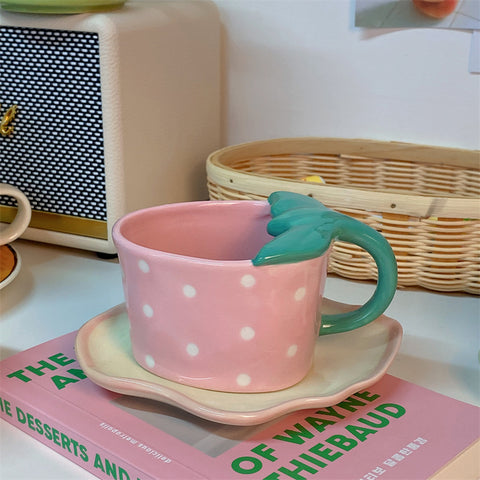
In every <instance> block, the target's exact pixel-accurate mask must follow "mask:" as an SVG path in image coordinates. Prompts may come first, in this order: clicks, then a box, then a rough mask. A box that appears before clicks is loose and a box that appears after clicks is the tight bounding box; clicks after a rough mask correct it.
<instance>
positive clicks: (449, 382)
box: [0, 241, 480, 480]
mask: <svg viewBox="0 0 480 480" xmlns="http://www.w3.org/2000/svg"><path fill="white" fill-rule="evenodd" d="M13 246H14V247H15V249H16V250H17V251H18V252H19V254H20V256H21V259H22V269H21V271H20V273H19V275H18V277H17V278H16V279H15V280H14V281H13V282H12V283H11V284H10V285H8V286H7V287H5V288H4V289H2V290H0V339H1V347H0V359H4V358H6V357H8V356H10V355H12V354H14V353H16V352H19V351H22V350H24V349H26V348H29V347H32V346H35V345H37V344H39V343H42V342H45V341H47V340H50V339H52V338H54V337H57V336H59V335H62V334H64V333H68V332H71V331H73V330H77V329H78V328H79V327H80V326H81V325H82V324H83V323H85V322H86V321H88V320H89V319H90V318H92V317H94V316H95V315H97V314H99V313H101V312H103V311H105V310H108V309H109V308H111V307H112V306H114V305H117V304H119V303H122V302H123V290H122V282H121V274H120V267H119V265H118V261H117V260H101V259H99V258H98V257H97V256H96V255H95V254H94V253H92V252H85V251H80V250H74V249H68V248H62V247H56V246H51V245H45V244H40V243H34V242H27V241H16V242H15V243H14V244H13ZM373 288H374V285H373V284H372V283H371V282H352V281H349V280H345V279H342V278H338V277H334V276H331V277H329V278H328V280H327V285H326V291H325V295H326V297H328V298H331V299H333V300H337V301H340V302H344V303H351V304H361V303H364V302H365V301H366V300H367V299H368V297H369V296H370V295H371V293H372V292H373ZM386 314H387V315H388V316H390V317H392V318H395V319H396V320H398V321H399V322H400V323H401V324H402V326H403V329H404V339H403V343H402V347H401V349H400V352H399V354H398V355H397V357H396V359H395V360H394V362H393V364H392V365H391V367H390V369H389V373H391V374H392V375H396V376H398V377H400V378H404V379H406V380H410V381H412V382H414V383H417V384H419V385H422V386H424V387H427V388H430V389H432V390H435V391H437V392H440V393H443V394H445V395H449V396H451V397H454V398H456V399H458V400H462V401H465V402H469V403H472V404H475V405H480V380H479V375H478V373H479V348H480V322H479V319H480V297H476V296H473V295H466V294H441V293H437V292H432V291H428V290H420V289H406V290H398V292H397V294H396V296H395V298H394V300H393V303H392V305H391V306H390V307H389V309H388V310H387V312H386ZM0 456H1V461H0V478H1V479H2V480H10V479H28V480H32V479H34V478H35V479H48V480H55V479H59V480H60V479H61V480H65V479H69V480H77V479H93V478H95V477H93V476H92V475H91V474H89V473H87V472H86V471H85V470H83V469H82V468H80V467H79V466H77V465H75V464H73V463H71V462H70V461H68V460H66V459H65V458H63V457H62V456H60V455H59V454H57V453H55V452H53V451H52V450H50V449H49V448H47V447H46V446H44V445H42V444H40V443H39V442H38V441H36V440H33V439H32V438H30V437H29V436H28V435H26V434H24V433H22V432H20V430H18V429H16V428H15V427H13V426H11V425H9V424H7V423H6V422H4V421H1V422H0Z"/></svg>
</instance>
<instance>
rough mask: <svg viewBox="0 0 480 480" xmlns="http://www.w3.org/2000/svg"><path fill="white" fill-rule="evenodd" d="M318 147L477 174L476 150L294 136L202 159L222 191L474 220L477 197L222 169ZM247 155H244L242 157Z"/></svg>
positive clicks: (479, 204) (479, 202) (479, 208)
mask: <svg viewBox="0 0 480 480" xmlns="http://www.w3.org/2000/svg"><path fill="white" fill-rule="evenodd" d="M320 146H321V147H322V152H321V153H322V154H329V153H332V154H337V155H338V154H340V152H339V147H343V148H340V150H341V154H345V155H346V154H348V155H357V156H368V157H370V158H375V157H378V158H379V159H381V158H384V157H385V156H387V157H388V159H393V160H407V161H408V160H411V161H415V162H422V163H423V162H424V163H434V164H439V165H452V166H456V167H464V168H468V169H472V168H473V169H475V170H480V164H479V158H480V157H479V155H480V151H472V150H462V149H453V148H449V147H432V146H426V145H415V144H407V143H400V142H384V141H375V140H360V139H339V138H319V137H299V138H286V139H283V138H281V139H272V140H260V141H254V142H248V143H242V144H238V145H232V146H228V147H224V148H221V149H219V150H216V151H215V152H213V153H211V154H210V155H209V156H208V158H207V177H208V179H209V181H210V182H214V183H217V184H219V185H220V186H222V187H225V188H229V189H238V190H240V191H242V192H245V193H250V194H256V195H261V196H268V195H269V194H270V193H272V192H274V191H278V190H290V191H294V192H297V193H302V194H305V195H310V196H312V197H314V198H316V199H317V200H319V201H321V202H323V203H325V204H326V205H327V206H334V207H335V208H355V209H364V210H368V211H377V212H389V213H391V214H400V215H409V216H416V217H421V218H430V217H444V218H464V219H465V218H468V219H472V220H473V219H477V218H478V217H479V216H480V198H475V197H458V196H448V195H445V196H443V195H442V196H440V195H438V196H434V195H419V194H411V193H403V191H402V192H399V191H393V190H392V191H389V190H387V191H385V190H382V191H378V190H375V191H370V190H367V189H364V188H357V187H348V188H346V187H339V186H336V185H322V184H316V183H310V182H302V181H301V180H289V179H284V178H281V177H272V176H268V175H264V174H258V173H252V172H243V171H241V170H236V169H234V168H232V167H230V166H228V162H232V161H235V160H240V159H242V158H248V157H252V156H262V155H276V154H277V155H280V154H290V153H291V154H302V153H310V154H312V153H313V152H312V148H319V147H320ZM325 149H327V150H328V151H325ZM433 150H434V151H435V159H434V160H433V159H432V158H431V156H432V151H433ZM247 152H248V156H246V155H245V153H247ZM372 154H373V155H372ZM406 157H407V158H406ZM225 163H227V164H225ZM267 180H268V182H267Z"/></svg>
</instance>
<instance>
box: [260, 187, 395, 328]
mask: <svg viewBox="0 0 480 480" xmlns="http://www.w3.org/2000/svg"><path fill="white" fill-rule="evenodd" d="M268 202H269V203H270V205H271V215H272V220H271V221H270V222H269V224H268V226H267V231H268V233H269V234H270V235H272V236H273V237H275V238H274V239H273V240H271V241H270V242H268V243H267V244H265V245H264V246H263V247H262V248H261V249H260V251H259V252H258V254H257V256H256V257H255V258H254V259H253V260H252V262H253V264H254V265H256V266H261V265H274V264H279V263H293V262H300V261H303V260H308V259H311V258H315V257H319V256H321V255H323V254H324V253H325V252H326V251H327V250H328V249H329V248H330V245H331V243H332V241H334V240H341V241H344V242H348V243H354V244H356V245H358V246H359V247H361V248H363V249H364V250H366V251H367V252H368V253H370V255H371V256H372V257H373V259H374V261H375V263H376V265H377V269H378V280H377V287H376V289H375V292H374V293H373V295H372V297H371V298H370V299H369V300H368V301H367V303H365V304H364V305H362V306H361V307H359V308H358V309H356V310H353V311H351V312H347V313H339V314H331V315H327V314H324V315H322V322H321V327H320V335H326V334H331V333H340V332H346V331H349V330H353V329H355V328H359V327H362V326H364V325H367V324H368V323H370V322H372V321H373V320H375V319H376V318H378V317H379V316H380V315H382V313H383V312H384V311H385V310H386V309H387V307H388V306H389V305H390V302H391V301H392V299H393V296H394V295H395V291H396V288H397V262H396V260H395V255H394V253H393V250H392V248H391V246H390V244H389V243H388V242H387V240H386V239H385V238H384V237H383V236H382V235H381V234H380V233H378V232H377V231H376V230H374V229H373V228H371V227H369V226H368V225H365V224H364V223H362V222H359V221H358V220H355V219H354V218H351V217H348V216H347V215H342V214H341V213H338V212H334V211H333V210H330V209H328V208H327V207H325V206H324V205H323V204H322V203H320V202H319V201H318V200H315V199H314V198H311V197H308V196H305V195H301V194H298V193H293V192H275V193H272V194H271V195H270V197H269V198H268Z"/></svg>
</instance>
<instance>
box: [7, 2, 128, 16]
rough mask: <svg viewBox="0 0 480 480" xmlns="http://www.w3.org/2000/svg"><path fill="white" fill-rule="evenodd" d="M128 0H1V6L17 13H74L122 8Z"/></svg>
mask: <svg viewBox="0 0 480 480" xmlns="http://www.w3.org/2000/svg"><path fill="white" fill-rule="evenodd" d="M125 1H126V0H0V7H2V8H3V9H4V10H7V11H10V12H17V13H41V14H72V13H93V12H104V11H108V10H114V9H117V8H120V7H121V6H123V5H124V4H125Z"/></svg>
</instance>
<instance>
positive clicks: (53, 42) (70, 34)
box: [0, 26, 106, 220]
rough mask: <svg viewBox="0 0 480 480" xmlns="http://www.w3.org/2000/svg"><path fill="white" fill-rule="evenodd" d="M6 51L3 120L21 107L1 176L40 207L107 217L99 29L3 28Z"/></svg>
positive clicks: (5, 145) (0, 88)
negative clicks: (5, 114) (13, 109)
mask: <svg viewBox="0 0 480 480" xmlns="http://www.w3.org/2000/svg"><path fill="white" fill-rule="evenodd" d="M0 52H1V53H0V104H1V108H0V118H1V117H2V116H3V114H4V113H5V112H6V110H7V109H8V107H10V106H11V105H13V104H16V105H18V111H17V114H16V117H15V121H14V129H15V130H14V133H13V134H12V135H10V136H7V137H2V136H0V182H4V183H11V184H13V185H15V186H17V187H18V188H20V189H21V190H22V191H23V192H24V193H25V194H26V195H27V197H28V198H29V199H30V202H31V203H32V207H33V208H34V209H35V210H40V211H45V212H51V213H59V214H64V215H71V216H77V217H85V218H92V219H97V220H106V194H105V165H104V148H103V123H102V98H101V84H100V56H99V42H98V34H96V33H91V32H77V31H62V30H46V29H36V28H22V27H6V26H0ZM9 202H11V200H10V199H9V198H7V197H1V198H0V204H3V205H11V203H9Z"/></svg>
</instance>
